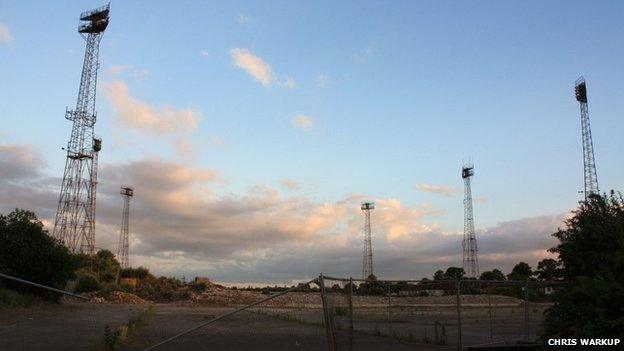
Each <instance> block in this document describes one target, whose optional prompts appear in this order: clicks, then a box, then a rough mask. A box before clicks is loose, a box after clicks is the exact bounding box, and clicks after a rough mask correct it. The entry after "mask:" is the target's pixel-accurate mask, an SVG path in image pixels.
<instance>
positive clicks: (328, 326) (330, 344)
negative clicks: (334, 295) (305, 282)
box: [319, 273, 336, 351]
mask: <svg viewBox="0 0 624 351" xmlns="http://www.w3.org/2000/svg"><path fill="white" fill-rule="evenodd" d="M319 285H320V288H321V302H322V303H323V320H324V323H323V324H325V333H326V334H327V350H328V351H335V350H336V345H335V340H334V331H333V325H332V323H331V316H330V315H329V313H330V311H329V306H328V304H327V295H326V293H325V278H324V277H323V273H321V274H320V275H319Z"/></svg>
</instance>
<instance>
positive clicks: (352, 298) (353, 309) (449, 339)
mask: <svg viewBox="0 0 624 351" xmlns="http://www.w3.org/2000/svg"><path fill="white" fill-rule="evenodd" d="M319 280H320V282H322V285H323V288H322V293H324V300H325V301H326V309H325V311H326V313H327V315H328V317H327V318H326V319H327V325H328V326H329V331H328V338H329V339H330V344H331V343H333V344H334V346H333V349H335V350H343V349H344V350H358V349H359V348H360V347H361V346H362V342H361V340H360V339H363V338H365V337H366V336H368V335H375V336H380V337H386V338H389V339H393V340H400V341H402V342H403V343H404V344H405V345H407V346H406V348H405V349H409V345H418V346H419V347H420V348H421V349H431V350H435V349H461V348H463V347H469V346H473V347H474V346H486V345H492V346H494V345H517V344H518V343H532V342H535V341H536V340H537V337H538V333H539V330H540V327H541V323H542V319H543V314H544V311H545V310H546V309H547V308H549V307H550V306H551V305H552V303H551V301H550V299H549V296H550V295H551V294H552V293H553V292H554V291H555V290H556V289H558V288H560V287H561V285H562V283H559V282H532V281H529V282H525V281H481V280H461V281H414V280H403V281H400V280H362V279H352V278H349V279H345V278H335V277H327V276H325V277H321V278H320V279H319ZM414 347H415V346H414Z"/></svg>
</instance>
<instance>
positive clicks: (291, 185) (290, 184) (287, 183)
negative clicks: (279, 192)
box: [280, 179, 301, 191]
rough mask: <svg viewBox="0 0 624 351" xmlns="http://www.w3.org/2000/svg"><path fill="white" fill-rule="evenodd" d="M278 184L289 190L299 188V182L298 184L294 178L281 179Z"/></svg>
mask: <svg viewBox="0 0 624 351" xmlns="http://www.w3.org/2000/svg"><path fill="white" fill-rule="evenodd" d="M280 185H281V186H283V187H284V188H286V189H288V190H290V191H297V190H299V189H301V184H299V182H297V181H296V180H292V179H282V180H280Z"/></svg>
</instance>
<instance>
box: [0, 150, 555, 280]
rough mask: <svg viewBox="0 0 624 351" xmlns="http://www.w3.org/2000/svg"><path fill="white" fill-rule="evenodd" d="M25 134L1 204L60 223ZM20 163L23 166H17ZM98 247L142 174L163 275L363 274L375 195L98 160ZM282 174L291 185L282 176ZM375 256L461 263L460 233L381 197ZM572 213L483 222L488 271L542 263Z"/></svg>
mask: <svg viewBox="0 0 624 351" xmlns="http://www.w3.org/2000/svg"><path fill="white" fill-rule="evenodd" d="M40 159H41V157H40V156H39V155H38V153H37V152H36V150H35V149H33V148H32V147H31V146H27V145H0V170H2V171H3V172H7V169H10V168H16V170H11V172H14V173H3V174H2V176H0V210H1V211H2V213H6V212H7V211H10V210H12V209H13V208H15V207H20V208H26V209H32V210H35V211H36V213H37V214H38V215H39V216H40V218H42V219H43V220H45V222H46V223H48V225H49V224H50V223H51V222H52V218H53V216H54V212H55V210H56V203H57V200H58V188H59V186H60V179H59V178H57V177H49V176H47V175H45V173H44V172H43V170H44V166H43V165H42V162H40ZM15 165H18V167H15ZM99 175H100V181H99V184H98V207H97V208H98V215H97V218H98V224H97V236H96V241H97V246H98V247H102V248H109V249H113V250H115V249H116V245H117V239H118V229H119V218H120V214H121V210H122V205H123V203H122V200H121V198H120V195H119V186H120V185H121V184H129V185H134V187H135V196H134V198H133V199H132V203H131V207H130V234H131V247H130V255H131V260H132V262H133V264H135V265H148V266H149V267H150V269H151V270H152V271H153V272H155V273H157V274H176V275H178V276H181V275H183V274H184V275H186V276H187V277H189V276H190V277H192V276H194V275H206V276H209V277H211V278H214V279H215V280H220V281H239V282H290V281H293V280H297V279H305V278H307V277H313V276H315V275H317V274H318V273H319V272H321V271H323V272H327V274H331V275H339V276H349V275H353V276H359V275H360V274H361V257H362V256H361V255H362V240H363V239H362V228H363V215H362V212H361V210H360V208H359V204H360V202H361V201H363V200H369V199H370V198H369V197H365V196H363V195H349V196H345V197H343V198H341V199H338V200H335V201H328V202H323V201H314V200H311V199H308V198H306V197H302V196H300V195H297V196H283V195H281V194H280V192H278V191H277V190H276V189H273V188H271V187H267V186H265V185H262V184H259V185H256V186H252V187H250V188H248V189H247V190H245V191H242V192H240V193H237V194H234V193H230V192H227V190H226V191H223V189H222V188H223V184H224V182H225V181H226V179H224V178H223V177H222V176H221V175H220V173H219V172H218V171H216V170H213V169H209V168H202V167H190V166H187V165H184V164H181V163H179V162H171V161H165V160H162V159H158V158H153V159H144V160H137V161H132V162H125V163H114V164H111V163H103V164H101V165H100V172H99ZM282 185H283V184H282ZM374 201H375V203H376V209H375V210H374V211H373V212H372V214H371V225H372V232H373V236H372V239H373V255H374V259H373V262H374V264H375V272H376V274H377V275H378V276H379V277H382V278H389V279H393V278H397V279H400V278H402V279H407V278H421V277H423V276H429V277H430V276H431V275H432V274H433V272H435V270H437V269H445V268H447V267H449V266H451V265H454V266H457V265H461V238H462V235H461V233H458V232H446V231H443V230H442V229H441V228H440V225H439V224H437V223H435V219H436V217H437V216H439V215H440V214H441V213H442V211H441V210H440V209H436V208H432V207H431V206H429V205H427V204H418V205H413V206H411V205H407V204H405V203H403V202H401V201H400V200H398V199H393V198H377V199H374ZM566 215H567V214H558V215H549V216H539V217H530V218H522V219H517V220H510V221H506V222H501V223H499V224H497V225H495V226H493V227H491V228H486V229H484V230H481V231H478V233H477V241H478V247H479V262H480V270H481V271H485V270H488V269H492V268H501V269H502V270H503V271H504V272H510V270H511V268H512V267H513V265H515V264H516V263H517V262H519V261H526V262H528V263H529V264H531V265H532V266H535V265H536V263H537V261H538V260H540V259H541V258H543V257H547V256H548V255H549V254H548V253H547V252H546V249H548V248H549V247H551V246H553V245H554V244H555V243H556V240H555V239H554V238H553V237H552V236H551V235H550V234H551V233H553V232H554V231H555V230H556V229H557V227H559V226H562V225H563V221H564V219H565V218H566Z"/></svg>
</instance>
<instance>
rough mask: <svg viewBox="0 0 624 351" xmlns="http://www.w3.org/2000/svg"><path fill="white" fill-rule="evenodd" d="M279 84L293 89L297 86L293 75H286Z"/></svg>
mask: <svg viewBox="0 0 624 351" xmlns="http://www.w3.org/2000/svg"><path fill="white" fill-rule="evenodd" d="M280 85H282V86H284V87H286V88H288V89H294V88H295V87H296V86H297V82H295V79H294V78H293V77H290V76H288V77H286V79H284V80H283V81H282V82H280Z"/></svg>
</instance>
